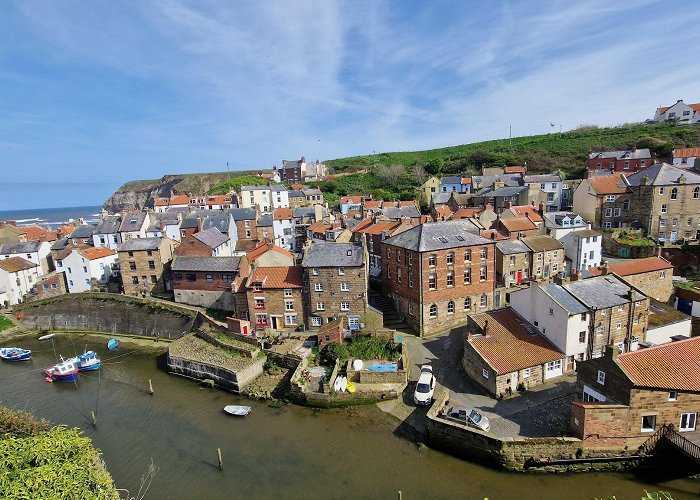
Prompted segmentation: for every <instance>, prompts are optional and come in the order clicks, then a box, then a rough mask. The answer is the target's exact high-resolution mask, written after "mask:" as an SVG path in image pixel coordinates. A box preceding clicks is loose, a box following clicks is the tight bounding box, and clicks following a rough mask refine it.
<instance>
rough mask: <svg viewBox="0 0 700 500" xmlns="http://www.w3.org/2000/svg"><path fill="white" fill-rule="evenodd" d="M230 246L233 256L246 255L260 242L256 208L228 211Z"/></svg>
mask: <svg viewBox="0 0 700 500" xmlns="http://www.w3.org/2000/svg"><path fill="white" fill-rule="evenodd" d="M227 213H228V216H229V221H228V237H229V240H230V241H229V245H230V246H231V252H232V254H233V255H238V256H241V255H245V253H246V252H247V251H249V250H252V249H253V248H255V246H256V242H257V241H258V239H257V238H258V231H257V219H258V214H257V212H256V211H255V209H254V208H232V209H230V210H228V211H227Z"/></svg>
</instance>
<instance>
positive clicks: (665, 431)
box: [639, 424, 700, 462]
mask: <svg viewBox="0 0 700 500" xmlns="http://www.w3.org/2000/svg"><path fill="white" fill-rule="evenodd" d="M664 438H665V439H666V440H668V442H669V443H670V444H671V445H673V446H674V447H675V448H676V449H678V450H679V451H680V452H682V453H684V454H685V455H687V456H688V457H690V458H692V459H693V460H695V461H697V462H700V446H698V445H697V444H695V443H693V442H692V441H690V440H689V439H686V438H685V437H683V435H682V434H679V433H678V432H676V430H675V428H674V426H673V424H664V425H662V426H661V427H660V428H659V430H658V431H656V432H655V433H654V434H653V435H652V436H650V437H649V439H647V440H646V441H645V442H644V443H643V444H642V446H640V447H639V453H640V454H644V455H646V454H649V453H651V452H653V451H654V448H656V445H657V444H658V443H659V441H660V440H661V439H664Z"/></svg>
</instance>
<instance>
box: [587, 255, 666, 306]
mask: <svg viewBox="0 0 700 500" xmlns="http://www.w3.org/2000/svg"><path fill="white" fill-rule="evenodd" d="M588 272H589V273H590V274H591V275H593V276H602V275H604V274H607V273H615V274H617V275H618V276H621V277H623V278H625V281H626V282H627V283H629V284H630V285H632V286H634V287H636V288H638V289H639V290H640V291H641V292H642V293H643V294H644V295H646V296H648V297H653V298H655V299H656V300H658V301H659V302H664V303H665V302H668V301H669V299H670V298H671V295H672V294H673V264H671V263H670V262H669V261H667V260H666V259H664V258H662V257H647V258H646V259H630V260H626V261H623V262H616V263H614V264H607V265H606V266H600V267H592V268H590V269H588Z"/></svg>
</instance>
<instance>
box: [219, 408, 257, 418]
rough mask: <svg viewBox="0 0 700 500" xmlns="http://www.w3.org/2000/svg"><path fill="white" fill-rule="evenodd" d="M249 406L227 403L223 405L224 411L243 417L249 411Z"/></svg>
mask: <svg viewBox="0 0 700 500" xmlns="http://www.w3.org/2000/svg"><path fill="white" fill-rule="evenodd" d="M250 410H251V408H250V406H238V405H228V406H224V411H225V412H226V413H228V414H229V415H234V416H236V417H245V416H246V415H248V413H250Z"/></svg>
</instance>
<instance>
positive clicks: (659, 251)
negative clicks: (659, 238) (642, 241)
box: [656, 245, 661, 259]
mask: <svg viewBox="0 0 700 500" xmlns="http://www.w3.org/2000/svg"><path fill="white" fill-rule="evenodd" d="M656 256H657V257H658V258H659V259H660V258H661V245H656Z"/></svg>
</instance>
